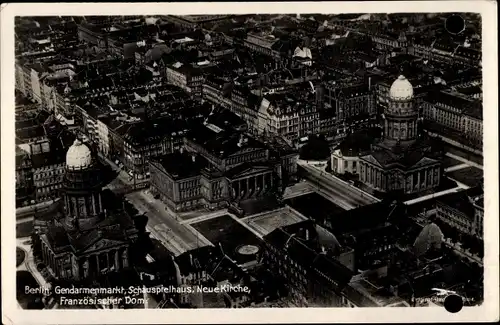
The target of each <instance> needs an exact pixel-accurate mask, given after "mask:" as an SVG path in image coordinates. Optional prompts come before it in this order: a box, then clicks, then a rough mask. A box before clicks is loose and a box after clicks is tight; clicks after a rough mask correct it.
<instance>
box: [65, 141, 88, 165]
mask: <svg viewBox="0 0 500 325" xmlns="http://www.w3.org/2000/svg"><path fill="white" fill-rule="evenodd" d="M91 164H92V153H91V152H90V149H89V147H87V146H86V145H85V144H83V143H82V142H81V141H80V140H78V139H76V140H75V142H73V145H72V146H71V147H70V148H69V150H68V152H67V153H66V166H67V167H69V168H78V169H81V168H87V167H89V166H90V165H91Z"/></svg>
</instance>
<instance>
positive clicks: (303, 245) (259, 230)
mask: <svg viewBox="0 0 500 325" xmlns="http://www.w3.org/2000/svg"><path fill="white" fill-rule="evenodd" d="M481 28H482V26H481V16H480V15H479V14H470V13H463V12H461V13H446V14H442V13H433V14H429V13H424V14H418V13H405V14H363V13H362V12H361V13H359V14H335V15H334V14H293V15H292V14H265V15H257V14H247V15H188V16H182V15H150V16H123V15H121V16H118V15H116V16H43V17H41V16H40V17H38V16H22V17H21V16H18V17H16V18H15V100H16V104H15V143H16V151H15V162H16V165H15V175H16V176H15V191H16V192H15V193H16V245H15V250H16V288H17V303H18V307H19V308H22V309H38V310H41V309H45V310H47V309H49V310H57V309H145V308H146V309H147V308H155V309H158V308H159V309H169V308H261V307H278V308H279V307H283V308H288V307H425V306H432V307H436V306H440V307H442V308H445V309H446V310H447V311H449V312H458V311H460V310H461V309H462V308H463V307H467V306H478V305H481V304H482V303H483V300H484V295H483V290H484V286H483V256H484V250H485V249H484V242H483V239H484V236H483V234H484V232H483V225H484V183H483V75H482V72H483V71H482V63H481V62H482V51H481V48H482V36H481V35H482V31H481ZM9 249H14V247H12V248H9Z"/></svg>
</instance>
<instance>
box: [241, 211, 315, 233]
mask: <svg viewBox="0 0 500 325" xmlns="http://www.w3.org/2000/svg"><path fill="white" fill-rule="evenodd" d="M306 219H307V218H306V217H304V216H303V215H301V214H299V213H297V212H295V211H293V210H292V209H290V208H282V209H279V210H275V211H270V212H266V213H263V214H259V215H256V216H251V217H248V218H245V220H244V221H245V223H246V224H248V225H249V226H250V227H252V228H253V229H255V230H256V231H257V232H259V233H261V234H262V236H265V235H267V234H269V233H270V232H272V231H273V230H275V229H276V228H280V227H285V226H288V225H292V224H295V223H298V222H301V221H303V220H306Z"/></svg>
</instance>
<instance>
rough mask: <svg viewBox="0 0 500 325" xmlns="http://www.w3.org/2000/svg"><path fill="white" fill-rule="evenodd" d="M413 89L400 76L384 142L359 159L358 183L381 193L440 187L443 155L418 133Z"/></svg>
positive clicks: (386, 120) (387, 114)
mask: <svg viewBox="0 0 500 325" xmlns="http://www.w3.org/2000/svg"><path fill="white" fill-rule="evenodd" d="M414 105H415V100H414V96H413V86H412V84H411V83H410V82H409V81H408V79H406V78H405V77H404V76H399V78H398V79H396V80H395V81H394V82H393V84H392V86H391V88H390V90H389V102H388V107H387V108H386V110H385V111H384V114H383V120H382V123H383V125H382V127H383V137H382V139H381V140H380V141H379V142H377V143H375V144H373V145H372V148H371V152H370V153H369V154H366V155H364V156H362V157H360V161H359V180H360V181H361V182H362V183H364V184H365V185H367V186H369V187H371V188H372V189H374V190H377V191H380V192H390V191H395V190H396V191H402V192H403V193H405V194H412V193H417V192H422V191H425V190H429V189H433V188H435V187H437V186H439V182H440V179H441V159H440V153H439V152H436V151H435V150H433V148H432V146H431V143H429V142H428V140H427V139H423V138H422V137H419V134H418V127H417V125H418V110H417V109H416V107H414Z"/></svg>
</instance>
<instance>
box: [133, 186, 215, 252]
mask: <svg viewBox="0 0 500 325" xmlns="http://www.w3.org/2000/svg"><path fill="white" fill-rule="evenodd" d="M125 197H126V198H127V199H128V200H129V201H130V203H132V204H133V205H134V206H135V207H136V209H138V210H139V211H140V212H142V213H146V215H147V216H148V224H147V229H148V231H150V232H151V235H152V236H153V237H155V238H157V239H158V240H160V241H161V242H162V243H163V244H164V245H165V247H167V249H168V250H170V251H171V252H172V253H174V254H175V255H179V254H182V253H183V252H186V251H188V250H191V249H194V248H197V247H201V246H206V245H208V244H209V243H207V241H206V240H205V239H204V238H202V236H200V235H199V234H198V233H197V232H196V231H195V230H194V228H192V227H186V226H184V225H182V224H181V223H180V222H179V220H177V219H178V218H177V217H176V216H175V214H174V213H172V212H171V211H169V210H166V209H165V205H164V204H163V203H162V202H160V201H158V200H155V199H154V198H153V197H152V196H151V195H149V194H146V193H145V192H144V191H139V192H133V193H129V194H127V195H126V196H125Z"/></svg>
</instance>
